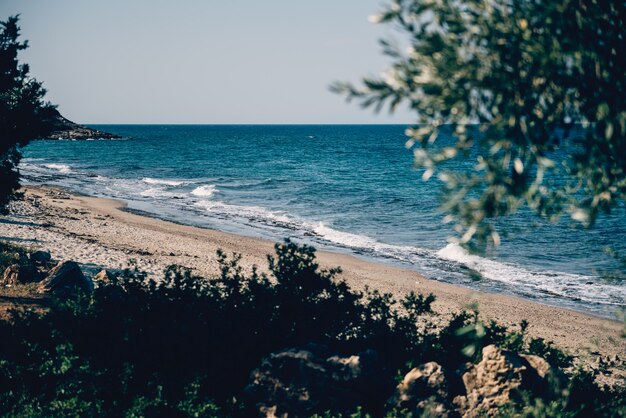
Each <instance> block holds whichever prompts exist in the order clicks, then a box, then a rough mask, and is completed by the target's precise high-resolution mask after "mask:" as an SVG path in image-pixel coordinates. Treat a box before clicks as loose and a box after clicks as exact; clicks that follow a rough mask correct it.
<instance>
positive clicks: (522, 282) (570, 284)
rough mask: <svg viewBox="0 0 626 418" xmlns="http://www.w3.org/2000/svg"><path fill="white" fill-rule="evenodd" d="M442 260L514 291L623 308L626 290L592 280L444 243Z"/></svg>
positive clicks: (579, 275) (440, 253) (439, 253)
mask: <svg viewBox="0 0 626 418" xmlns="http://www.w3.org/2000/svg"><path fill="white" fill-rule="evenodd" d="M436 255H437V256H438V257H440V258H442V259H444V260H449V261H452V262H455V263H459V264H462V265H464V266H466V267H468V268H470V269H472V270H474V271H476V272H478V273H479V274H480V275H481V276H482V277H483V278H484V279H487V280H493V281H497V282H501V283H504V284H506V285H509V286H512V287H513V288H514V289H516V290H518V291H523V290H524V289H527V291H531V292H532V291H537V292H542V293H545V294H549V295H554V296H558V297H564V298H568V299H579V300H582V301H585V302H591V303H603V304H608V305H623V304H624V303H625V302H626V288H624V287H623V286H616V285H611V284H606V283H601V282H599V281H598V280H597V279H596V278H594V277H591V276H585V275H581V274H571V273H562V272H555V271H549V270H548V271H542V272H536V271H531V270H528V269H525V268H523V267H520V266H516V265H513V264H509V263H503V262H499V261H495V260H490V259H488V258H485V257H481V256H478V255H474V254H470V253H469V252H468V251H467V250H466V249H464V248H463V247H461V246H460V245H458V244H454V243H451V244H448V245H446V246H445V247H444V248H442V249H440V250H439V251H437V253H436Z"/></svg>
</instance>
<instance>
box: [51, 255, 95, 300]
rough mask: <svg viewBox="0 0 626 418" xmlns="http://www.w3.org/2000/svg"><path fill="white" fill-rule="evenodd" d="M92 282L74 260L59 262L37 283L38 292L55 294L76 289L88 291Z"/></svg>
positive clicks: (91, 287) (71, 291) (66, 292)
mask: <svg viewBox="0 0 626 418" xmlns="http://www.w3.org/2000/svg"><path fill="white" fill-rule="evenodd" d="M92 289H93V283H92V282H91V281H90V280H89V279H87V278H86V277H85V275H84V274H83V272H82V271H81V269H80V267H79V266H78V264H77V263H76V262H75V261H62V262H59V264H57V265H56V266H55V267H54V268H53V269H52V270H50V273H48V276H47V277H46V278H45V279H43V280H42V281H41V283H40V284H39V291H40V292H52V293H57V294H68V293H75V292H76V291H77V290H79V291H83V292H90V291H91V290H92Z"/></svg>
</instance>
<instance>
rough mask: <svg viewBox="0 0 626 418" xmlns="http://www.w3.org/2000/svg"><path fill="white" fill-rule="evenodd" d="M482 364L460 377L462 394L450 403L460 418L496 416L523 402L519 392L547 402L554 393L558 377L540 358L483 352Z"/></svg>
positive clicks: (490, 349)
mask: <svg viewBox="0 0 626 418" xmlns="http://www.w3.org/2000/svg"><path fill="white" fill-rule="evenodd" d="M482 354H483V356H482V360H481V361H480V362H479V363H478V364H472V365H470V366H469V367H468V368H467V371H466V372H465V373H463V376H462V379H463V384H464V386H465V392H466V394H465V395H463V396H457V397H456V398H455V399H454V402H455V404H456V405H457V406H458V408H459V411H461V412H462V413H463V418H474V417H483V416H496V415H497V413H498V409H499V408H500V407H501V406H502V405H504V404H506V403H509V402H512V401H513V402H519V401H523V396H522V395H523V392H529V393H532V394H533V395H535V396H540V397H542V398H544V399H548V398H550V397H551V396H553V395H554V394H555V393H554V392H555V391H558V389H559V387H560V386H561V385H560V384H561V383H562V377H561V376H560V374H559V373H558V372H557V371H555V370H554V369H553V368H552V367H550V365H549V364H548V363H547V362H546V361H545V360H544V359H542V358H540V357H537V356H525V355H519V354H517V353H514V352H511V351H507V350H501V349H499V348H497V347H496V346H494V345H489V346H487V347H485V348H483V352H482Z"/></svg>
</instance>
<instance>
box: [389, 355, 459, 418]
mask: <svg viewBox="0 0 626 418" xmlns="http://www.w3.org/2000/svg"><path fill="white" fill-rule="evenodd" d="M458 389H459V385H458V377H456V376H454V375H453V374H450V373H445V372H444V370H443V368H442V367H441V366H440V365H439V364H438V363H436V362H434V361H431V362H429V363H425V364H422V365H421V366H419V367H416V368H414V369H412V370H411V371H410V372H408V373H407V374H406V375H405V376H404V379H402V382H400V384H399V385H398V386H397V388H396V394H395V396H394V397H393V398H392V399H391V400H390V404H391V405H390V406H392V407H395V408H397V409H398V410H409V411H411V412H414V413H416V416H428V417H433V418H435V417H437V418H451V417H458V416H459V415H458V413H456V412H455V407H454V405H453V404H452V402H451V400H452V398H453V397H454V395H455V394H456V392H457V391H458Z"/></svg>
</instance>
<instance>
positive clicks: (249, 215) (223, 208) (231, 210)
mask: <svg viewBox="0 0 626 418" xmlns="http://www.w3.org/2000/svg"><path fill="white" fill-rule="evenodd" d="M194 206H197V207H201V208H204V209H206V211H207V212H210V213H212V214H215V215H223V216H224V215H225V216H226V217H236V218H244V219H248V220H251V221H257V222H259V221H260V222H262V223H265V224H277V223H278V224H280V226H282V227H285V228H290V229H300V227H301V226H302V224H301V223H299V222H297V221H296V220H294V219H292V218H290V217H289V216H288V215H287V214H285V213H282V212H274V211H271V210H269V209H266V208H263V207H260V206H243V205H231V204H228V203H224V202H220V201H211V200H201V201H199V202H196V203H195V204H194Z"/></svg>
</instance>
